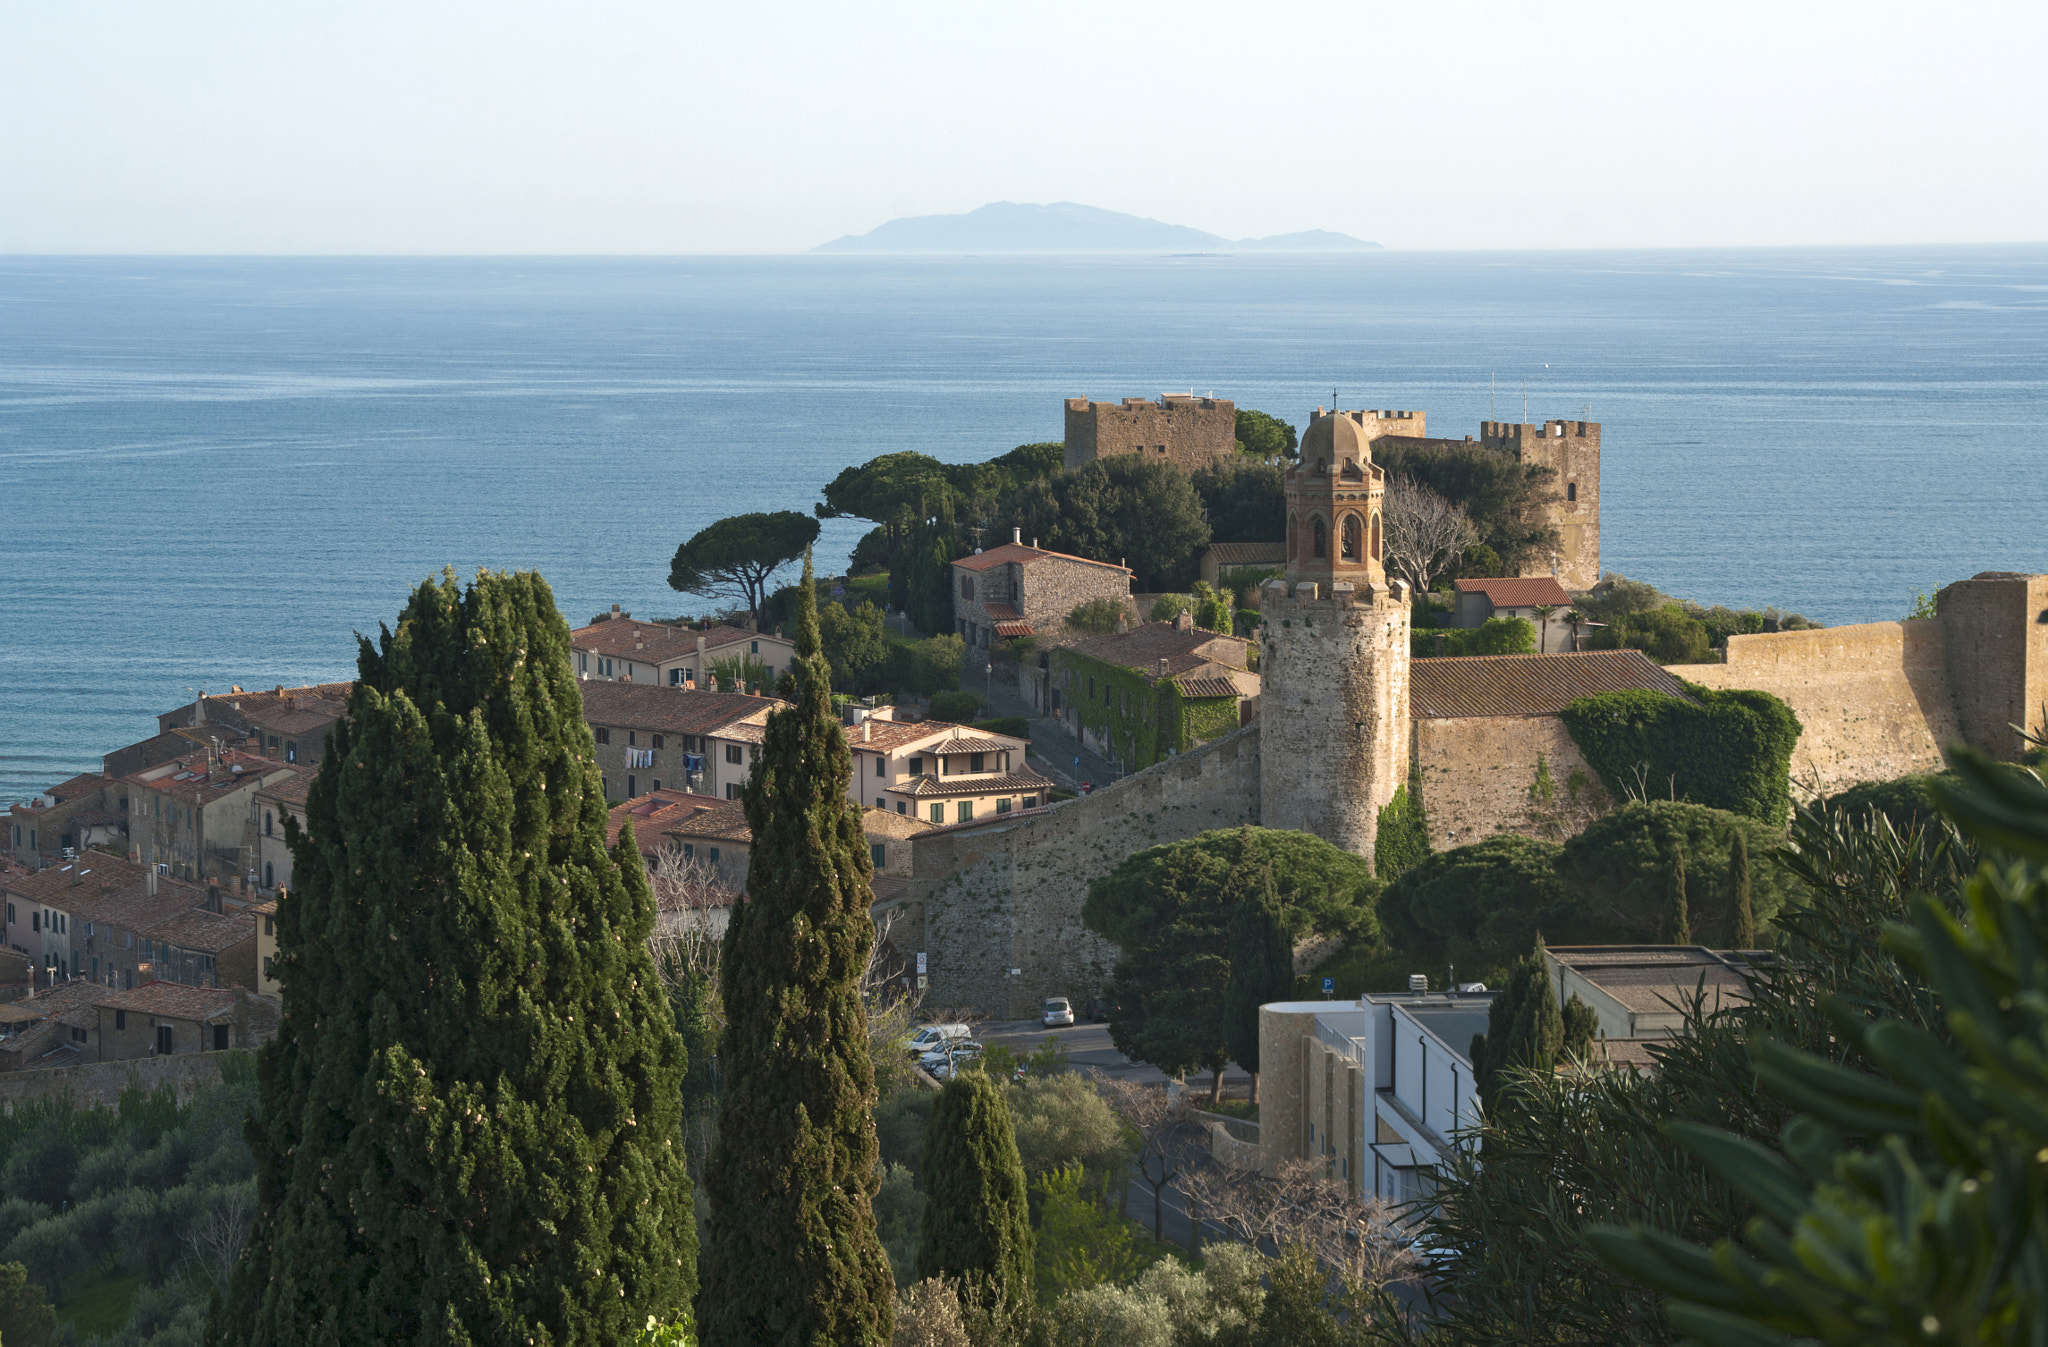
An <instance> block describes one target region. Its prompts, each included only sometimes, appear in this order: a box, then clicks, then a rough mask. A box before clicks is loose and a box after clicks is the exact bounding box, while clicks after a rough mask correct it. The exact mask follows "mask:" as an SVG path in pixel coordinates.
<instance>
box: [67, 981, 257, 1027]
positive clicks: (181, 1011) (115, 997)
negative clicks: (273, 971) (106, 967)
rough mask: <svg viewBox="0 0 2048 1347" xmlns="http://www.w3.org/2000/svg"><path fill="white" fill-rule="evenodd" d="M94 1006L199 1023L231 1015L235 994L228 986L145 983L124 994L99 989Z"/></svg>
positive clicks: (233, 1008)
mask: <svg viewBox="0 0 2048 1347" xmlns="http://www.w3.org/2000/svg"><path fill="white" fill-rule="evenodd" d="M98 990H99V991H100V993H101V995H100V996H99V997H98V998H97V999H96V1000H94V1002H93V1004H94V1005H98V1006H105V1007H106V1008H107V1009H108V1010H133V1011H136V1012H138V1013H140V1014H144V1015H156V1016H159V1017H161V1018H164V1019H172V1020H197V1021H199V1022H200V1023H202V1024H206V1023H212V1022H217V1021H221V1020H226V1019H228V1018H230V1017H232V1016H233V1014H234V1010H235V997H236V995H237V993H236V992H235V991H234V989H233V988H230V987H188V986H186V985H185V984H184V983H182V982H145V983H143V984H142V985H141V986H140V987H134V988H131V989H129V990H128V991H125V992H110V991H108V990H107V989H106V988H104V987H102V988H99V989H98Z"/></svg>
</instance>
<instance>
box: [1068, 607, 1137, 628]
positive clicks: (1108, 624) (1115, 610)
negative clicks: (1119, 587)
mask: <svg viewBox="0 0 2048 1347" xmlns="http://www.w3.org/2000/svg"><path fill="white" fill-rule="evenodd" d="M1129 612H1130V608H1129V607H1128V606H1127V605H1125V604H1121V603H1118V602H1117V601H1116V600H1115V599H1090V600H1088V602H1086V603H1084V604H1080V605H1079V606H1077V607H1076V608H1075V609H1074V611H1073V612H1071V613H1068V614H1067V625H1068V626H1070V627H1072V628H1073V629H1074V630H1076V631H1086V632H1093V633H1094V634H1095V635H1097V636H1102V635H1107V634H1108V633H1110V632H1113V631H1115V630H1116V624H1117V620H1118V619H1119V618H1122V617H1124V616H1125V615H1127V614H1128V613H1129Z"/></svg>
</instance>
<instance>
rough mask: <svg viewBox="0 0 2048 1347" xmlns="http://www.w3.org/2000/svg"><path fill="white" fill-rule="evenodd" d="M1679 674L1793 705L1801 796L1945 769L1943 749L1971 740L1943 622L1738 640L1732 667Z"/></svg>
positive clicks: (1731, 641) (1686, 668) (1681, 668)
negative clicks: (1958, 704) (1959, 709)
mask: <svg viewBox="0 0 2048 1347" xmlns="http://www.w3.org/2000/svg"><path fill="white" fill-rule="evenodd" d="M1671 672H1673V673H1675V674H1677V675H1678V676H1679V677H1680V678H1684V679H1687V680H1689V681H1691V682H1694V683H1698V684H1700V685H1702V686H1704V687H1710V688H1753V689H1756V690H1758V691H1761V692H1768V693H1770V694H1772V695H1773V696H1775V697H1777V698H1779V699H1780V700H1781V701H1783V702H1784V703H1785V704H1786V705H1787V706H1790V707H1791V708H1792V711H1793V713H1794V714H1795V715H1797V716H1798V717H1799V723H1800V725H1801V727H1802V728H1801V730H1800V734H1799V743H1798V746H1797V747H1795V748H1794V749H1793V750H1792V784H1793V788H1794V791H1795V793H1798V794H1804V793H1806V792H1807V791H1810V790H1818V791H1820V792H1821V793H1822V794H1831V793H1833V792H1835V791H1838V790H1843V789H1845V788H1847V787H1849V786H1853V785H1855V784H1856V783H1857V782H1859V781H1882V780H1887V779H1889V778H1891V777H1897V776H1906V775H1908V774H1911V773H1914V772H1937V771H1940V770H1941V767H1942V748H1943V747H1944V746H1945V745H1947V744H1951V743H1954V742H1955V741H1956V740H1958V739H1960V738H1962V737H1963V734H1962V730H1961V727H1960V726H1959V724H1958V723H1957V720H1956V709H1955V698H1954V696H1953V695H1952V694H1951V691H1950V680H1949V667H1948V660H1947V654H1946V642H1945V640H1944V638H1943V633H1942V628H1941V624H1940V623H1939V622H1938V621H1932V620H1930V621H1919V622H1912V621H1908V622H1871V623H1865V624H1863V625H1860V626H1853V627H1831V628H1827V629H1825V630H1821V631H1783V632H1769V633H1765V634H1762V635H1757V636H1731V637H1729V638H1728V662H1727V663H1726V664H1687V665H1678V666H1675V667H1673V668H1672V670H1671Z"/></svg>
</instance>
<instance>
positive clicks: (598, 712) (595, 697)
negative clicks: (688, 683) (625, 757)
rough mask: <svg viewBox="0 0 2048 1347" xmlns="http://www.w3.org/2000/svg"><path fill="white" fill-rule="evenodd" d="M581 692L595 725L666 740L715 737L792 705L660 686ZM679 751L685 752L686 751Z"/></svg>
mask: <svg viewBox="0 0 2048 1347" xmlns="http://www.w3.org/2000/svg"><path fill="white" fill-rule="evenodd" d="M606 625H607V626H609V625H610V624H609V623H607V624H606ZM577 686H578V687H580V688H581V689H582V690H583V718H584V719H585V720H587V721H589V722H590V723H591V724H592V725H606V726H617V727H619V728H621V729H628V728H630V729H636V730H653V731H657V732H660V733H663V734H711V733H714V732H716V731H717V730H719V729H721V728H722V727H724V726H727V725H731V724H733V723H734V722H735V721H742V720H746V719H749V718H750V717H755V716H762V715H765V714H766V713H767V712H768V711H771V710H775V709H778V708H780V707H782V706H784V705H785V704H786V703H784V702H782V701H779V700H777V699H776V698H773V697H749V696H747V695H746V694H745V693H743V692H697V691H694V690H692V689H690V688H671V687H663V686H662V685H660V684H659V683H613V682H598V681H595V680H592V681H589V682H580V683H578V684H577ZM674 747H675V748H677V749H680V748H681V747H682V745H680V744H677V745H674Z"/></svg>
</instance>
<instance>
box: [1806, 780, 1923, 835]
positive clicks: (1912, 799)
mask: <svg viewBox="0 0 2048 1347" xmlns="http://www.w3.org/2000/svg"><path fill="white" fill-rule="evenodd" d="M1937 779H1938V780H1941V781H1943V782H1947V783H1951V784H1952V783H1953V782H1954V781H1955V777H1954V775H1953V774H1951V773H1943V774H1942V775H1941V776H1940V777H1939V778H1937V777H1934V776H1926V775H1922V776H1902V777H1898V778H1896V779H1895V780H1891V781H1864V782H1860V783H1858V784H1857V785H1854V786H1851V787H1849V788H1848V789H1847V790H1845V791H1840V792H1838V793H1837V794H1834V795H1830V796H1828V797H1827V800H1826V804H1827V807H1828V808H1829V809H1833V810H1838V811H1841V812H1845V813H1851V814H1864V813H1868V812H1869V811H1871V810H1873V809H1875V810H1876V811H1877V812H1878V813H1880V814H1883V815H1884V816H1885V817H1886V818H1888V819H1890V820H1891V824H1892V827H1894V828H1897V829H1898V830H1899V831H1901V832H1905V831H1907V830H1909V829H1911V828H1913V827H1915V826H1917V825H1918V824H1921V823H1925V822H1927V821H1929V820H1931V819H1933V818H1934V817H1936V813H1935V808H1934V797H1933V796H1931V795H1929V794H1928V793H1927V787H1928V785H1929V783H1930V782H1933V781H1935V780H1937Z"/></svg>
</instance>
